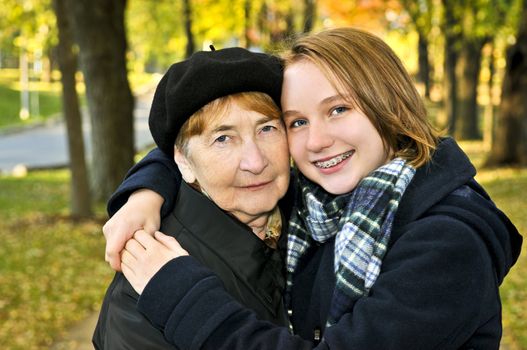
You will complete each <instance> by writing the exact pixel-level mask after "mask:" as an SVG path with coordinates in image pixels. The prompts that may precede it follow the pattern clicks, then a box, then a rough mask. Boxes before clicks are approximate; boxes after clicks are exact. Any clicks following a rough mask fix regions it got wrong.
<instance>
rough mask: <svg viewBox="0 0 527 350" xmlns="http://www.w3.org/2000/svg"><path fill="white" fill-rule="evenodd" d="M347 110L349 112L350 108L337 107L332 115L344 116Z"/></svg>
mask: <svg viewBox="0 0 527 350" xmlns="http://www.w3.org/2000/svg"><path fill="white" fill-rule="evenodd" d="M347 110H349V108H348V107H344V106H339V107H335V108H333V110H332V111H331V115H338V114H342V113H344V112H346V111H347Z"/></svg>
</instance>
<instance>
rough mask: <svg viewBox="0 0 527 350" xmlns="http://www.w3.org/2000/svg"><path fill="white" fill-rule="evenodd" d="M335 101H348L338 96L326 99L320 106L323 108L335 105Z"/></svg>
mask: <svg viewBox="0 0 527 350" xmlns="http://www.w3.org/2000/svg"><path fill="white" fill-rule="evenodd" d="M335 101H346V99H345V98H344V97H343V96H342V95H338V94H337V95H333V96H329V97H326V98H325V99H323V100H322V101H321V102H320V103H319V104H320V105H321V106H323V105H327V104H331V103H334V102H335Z"/></svg>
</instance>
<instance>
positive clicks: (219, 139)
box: [214, 135, 229, 143]
mask: <svg viewBox="0 0 527 350" xmlns="http://www.w3.org/2000/svg"><path fill="white" fill-rule="evenodd" d="M228 140H229V136H227V135H221V136H219V137H217V138H216V139H215V140H214V142H218V143H225V142H227V141H228Z"/></svg>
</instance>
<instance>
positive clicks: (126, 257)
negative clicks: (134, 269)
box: [121, 249, 137, 272]
mask: <svg viewBox="0 0 527 350" xmlns="http://www.w3.org/2000/svg"><path fill="white" fill-rule="evenodd" d="M136 260H137V259H136V258H135V257H134V256H133V255H132V254H131V253H130V252H129V251H128V250H127V249H123V252H122V253H121V264H125V265H126V266H127V267H128V268H129V269H131V266H133V265H134V262H135V261H136ZM123 272H124V271H123Z"/></svg>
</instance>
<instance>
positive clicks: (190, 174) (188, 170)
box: [174, 147, 196, 184]
mask: <svg viewBox="0 0 527 350" xmlns="http://www.w3.org/2000/svg"><path fill="white" fill-rule="evenodd" d="M174 161H175V162H176V164H177V167H178V168H179V171H180V172H181V175H182V177H183V180H185V182H186V183H188V184H192V183H194V182H196V176H195V175H194V171H193V170H192V166H191V165H190V162H189V160H188V159H187V157H186V156H185V155H184V154H183V153H182V152H180V151H179V150H178V149H177V147H174Z"/></svg>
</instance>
